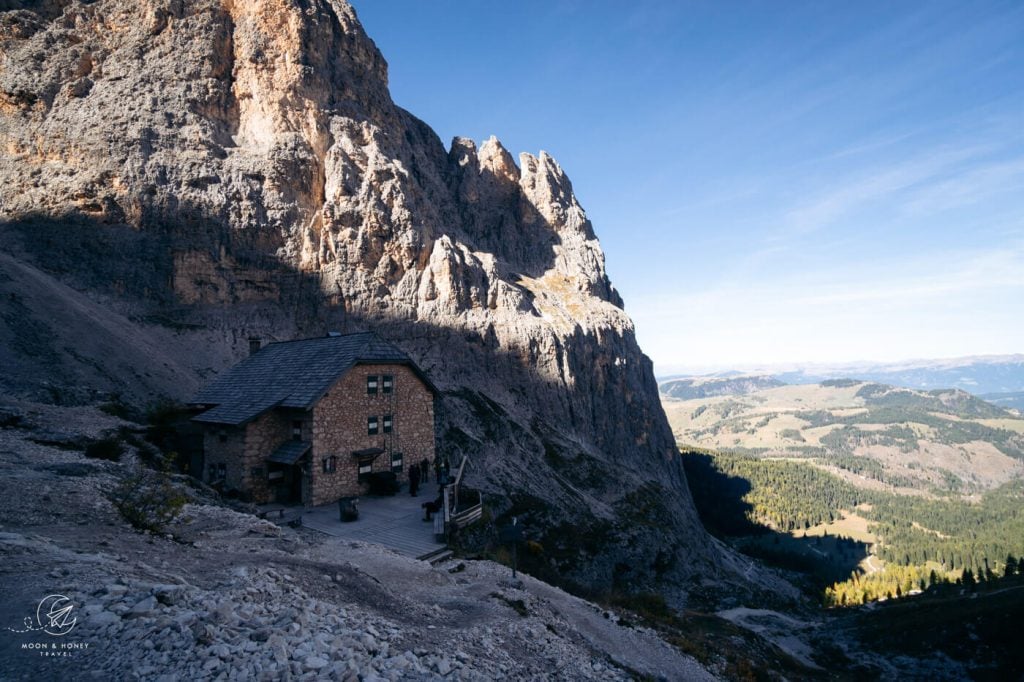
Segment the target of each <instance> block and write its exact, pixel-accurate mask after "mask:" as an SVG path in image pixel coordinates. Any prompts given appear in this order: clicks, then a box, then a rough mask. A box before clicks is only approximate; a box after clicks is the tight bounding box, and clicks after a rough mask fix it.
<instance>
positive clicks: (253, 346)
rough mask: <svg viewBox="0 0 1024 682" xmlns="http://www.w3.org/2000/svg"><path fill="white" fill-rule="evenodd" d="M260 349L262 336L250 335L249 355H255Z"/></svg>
mask: <svg viewBox="0 0 1024 682" xmlns="http://www.w3.org/2000/svg"><path fill="white" fill-rule="evenodd" d="M259 349H260V337H258V336H250V337H249V355H253V354H254V353H256V351H258V350H259Z"/></svg>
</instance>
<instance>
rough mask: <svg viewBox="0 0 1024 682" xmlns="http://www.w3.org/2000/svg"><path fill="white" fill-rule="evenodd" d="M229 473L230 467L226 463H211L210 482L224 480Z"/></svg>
mask: <svg viewBox="0 0 1024 682" xmlns="http://www.w3.org/2000/svg"><path fill="white" fill-rule="evenodd" d="M227 475H228V467H227V465H226V464H211V465H210V482H211V483H212V482H216V481H223V480H224V479H225V478H226V477H227Z"/></svg>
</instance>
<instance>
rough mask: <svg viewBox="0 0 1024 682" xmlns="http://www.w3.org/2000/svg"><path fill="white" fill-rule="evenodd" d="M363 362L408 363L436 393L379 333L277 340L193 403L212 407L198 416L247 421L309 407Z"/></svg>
mask: <svg viewBox="0 0 1024 682" xmlns="http://www.w3.org/2000/svg"><path fill="white" fill-rule="evenodd" d="M358 364H401V365H408V366H409V367H410V368H411V369H412V370H413V372H415V373H416V375H417V376H418V377H419V378H420V379H421V380H422V381H423V382H424V383H425V384H426V385H427V387H428V388H429V389H430V390H431V391H433V392H435V393H436V389H435V388H434V386H433V385H432V384H431V383H430V381H429V380H428V379H427V378H426V377H425V376H423V374H422V372H420V370H419V368H418V367H416V365H415V364H414V363H413V362H412V360H410V359H409V356H407V355H406V354H405V353H403V352H402V351H400V350H399V349H398V348H396V347H395V346H393V345H392V344H390V343H388V342H387V341H384V340H383V339H381V338H380V337H379V336H377V335H376V334H374V333H373V332H361V333H358V334H344V335H332V336H321V337H317V338H313V339H302V340H299V341H285V342H283V343H271V344H268V345H267V346H264V347H263V348H261V349H260V350H259V351H257V352H256V353H253V354H252V355H250V356H249V357H248V358H246V359H245V360H243V361H242V362H240V363H238V364H237V365H235V366H234V367H232V368H231V369H229V370H228V371H227V372H225V373H223V374H221V375H220V376H219V377H217V378H216V379H214V380H213V381H212V382H211V383H209V384H208V385H207V386H205V387H204V388H203V389H202V390H200V391H199V392H198V393H197V394H196V395H195V396H194V397H193V398H192V400H191V401H189V402H190V404H192V405H195V406H205V407H211V408H212V409H209V410H207V411H206V412H203V413H202V414H200V415H198V416H196V417H194V418H193V419H194V420H195V421H199V422H206V423H211V424H230V425H238V424H244V423H245V422H247V421H250V420H252V419H254V418H256V417H258V416H259V415H261V414H263V413H264V412H266V411H267V410H269V409H271V408H273V407H290V408H299V409H309V408H311V407H312V406H313V405H314V404H315V403H316V401H318V400H319V399H320V398H321V397H322V396H323V394H324V393H325V392H326V391H327V389H328V388H330V386H331V385H332V384H333V383H334V382H335V381H337V380H338V378H340V377H341V376H343V375H344V374H345V373H346V372H348V371H349V370H350V369H352V368H353V367H354V366H356V365H358Z"/></svg>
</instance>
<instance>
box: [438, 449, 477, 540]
mask: <svg viewBox="0 0 1024 682" xmlns="http://www.w3.org/2000/svg"><path fill="white" fill-rule="evenodd" d="M468 461H469V457H466V456H463V457H462V462H461V463H460V464H459V469H458V471H457V472H456V474H455V480H454V481H453V482H452V483H449V484H448V485H446V486H445V487H444V525H445V533H446V534H450V533H451V531H452V530H458V529H459V528H464V527H466V526H468V525H469V524H471V523H474V522H476V521H479V520H480V518H481V517H482V516H483V511H484V498H483V495H482V494H481V493H480V491H479V490H473V491H470V490H464V489H462V487H461V486H462V474H463V472H464V471H465V469H466V463H467V462H468ZM474 492H475V493H476V502H471V503H469V504H466V503H465V501H464V499H463V498H464V497H465V493H470V495H472V493H474Z"/></svg>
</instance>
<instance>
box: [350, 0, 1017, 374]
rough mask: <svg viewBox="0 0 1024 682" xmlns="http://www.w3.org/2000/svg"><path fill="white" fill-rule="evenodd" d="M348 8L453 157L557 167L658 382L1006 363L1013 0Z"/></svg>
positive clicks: (591, 0)
mask: <svg viewBox="0 0 1024 682" xmlns="http://www.w3.org/2000/svg"><path fill="white" fill-rule="evenodd" d="M354 4H355V6H356V10H357V12H358V14H359V16H360V18H361V20H362V21H363V24H364V26H365V27H366V29H367V32H368V33H369V34H370V36H371V37H372V38H373V39H374V40H375V41H376V42H377V45H378V46H379V47H380V49H381V51H382V52H383V53H384V56H385V57H386V59H387V60H388V63H389V65H390V79H391V90H392V95H393V97H394V99H395V101H396V102H397V103H398V104H399V105H401V106H403V107H405V108H406V109H408V110H410V111H411V112H413V113H414V114H416V115H417V116H418V117H420V118H422V119H423V120H424V121H426V122H427V123H428V124H430V125H431V126H432V127H433V128H434V130H436V131H437V133H438V134H439V135H440V137H441V139H442V140H443V141H444V142H445V143H446V144H447V143H449V142H450V140H451V138H452V137H453V136H455V135H463V136H467V137H471V138H474V139H476V140H477V141H478V142H479V141H481V140H483V139H485V138H487V137H489V136H490V135H492V134H493V135H497V136H498V138H499V139H500V140H502V142H503V144H504V145H505V146H506V147H507V148H508V149H509V150H510V151H512V153H513V154H514V155H515V154H518V153H519V152H520V151H530V152H533V153H536V152H537V151H539V150H541V149H544V150H546V151H548V152H550V153H551V154H552V155H553V156H554V157H555V158H556V159H557V160H558V161H559V163H560V164H561V165H562V167H563V168H564V169H565V171H566V172H567V173H568V175H569V177H570V178H572V181H573V185H574V188H575V190H576V194H577V196H578V197H579V199H580V202H581V203H582V204H583V206H584V208H585V209H586V210H587V213H588V215H589V216H590V218H591V220H592V221H593V223H594V226H595V229H596V231H597V234H598V236H599V237H600V239H601V243H602V245H603V247H604V250H605V254H606V258H607V264H608V271H609V274H610V275H611V278H612V281H613V282H614V283H615V285H616V286H617V287H618V288H619V290H620V291H621V293H622V295H623V297H624V299H625V301H626V310H627V312H629V313H630V315H631V316H632V317H633V320H634V322H635V323H636V326H637V336H638V338H639V340H640V344H641V346H642V347H643V349H644V350H645V352H647V354H648V355H650V356H651V357H652V359H654V361H655V365H656V371H657V372H658V373H659V374H663V373H666V372H669V371H675V370H678V369H680V368H690V369H694V368H702V367H708V368H711V367H728V366H752V365H758V364H766V363H788V362H831V361H852V360H901V359H910V358H928V357H952V356H960V355H974V354H992V353H1014V352H1024V3H1022V2H1019V1H1014V2H968V3H964V2H919V3H916V2H886V3H877V4H876V3H871V2H860V3H841V2H838V1H835V2H807V3H802V2H794V1H790V0H786V1H782V0H778V1H776V2H772V3H767V2H765V3H760V2H717V1H707V2H673V1H668V0H665V1H654V0H647V1H645V0H638V1H636V2H632V3H621V2H604V1H599V0H588V1H587V2H583V1H582V0H562V1H551V0H548V1H546V2H544V1H534V0H521V1H519V2H514V3H512V2H502V3H497V2H470V1H463V2H455V1H454V0H434V1H432V2H422V1H421V0H372V1H370V0H355V2H354Z"/></svg>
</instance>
